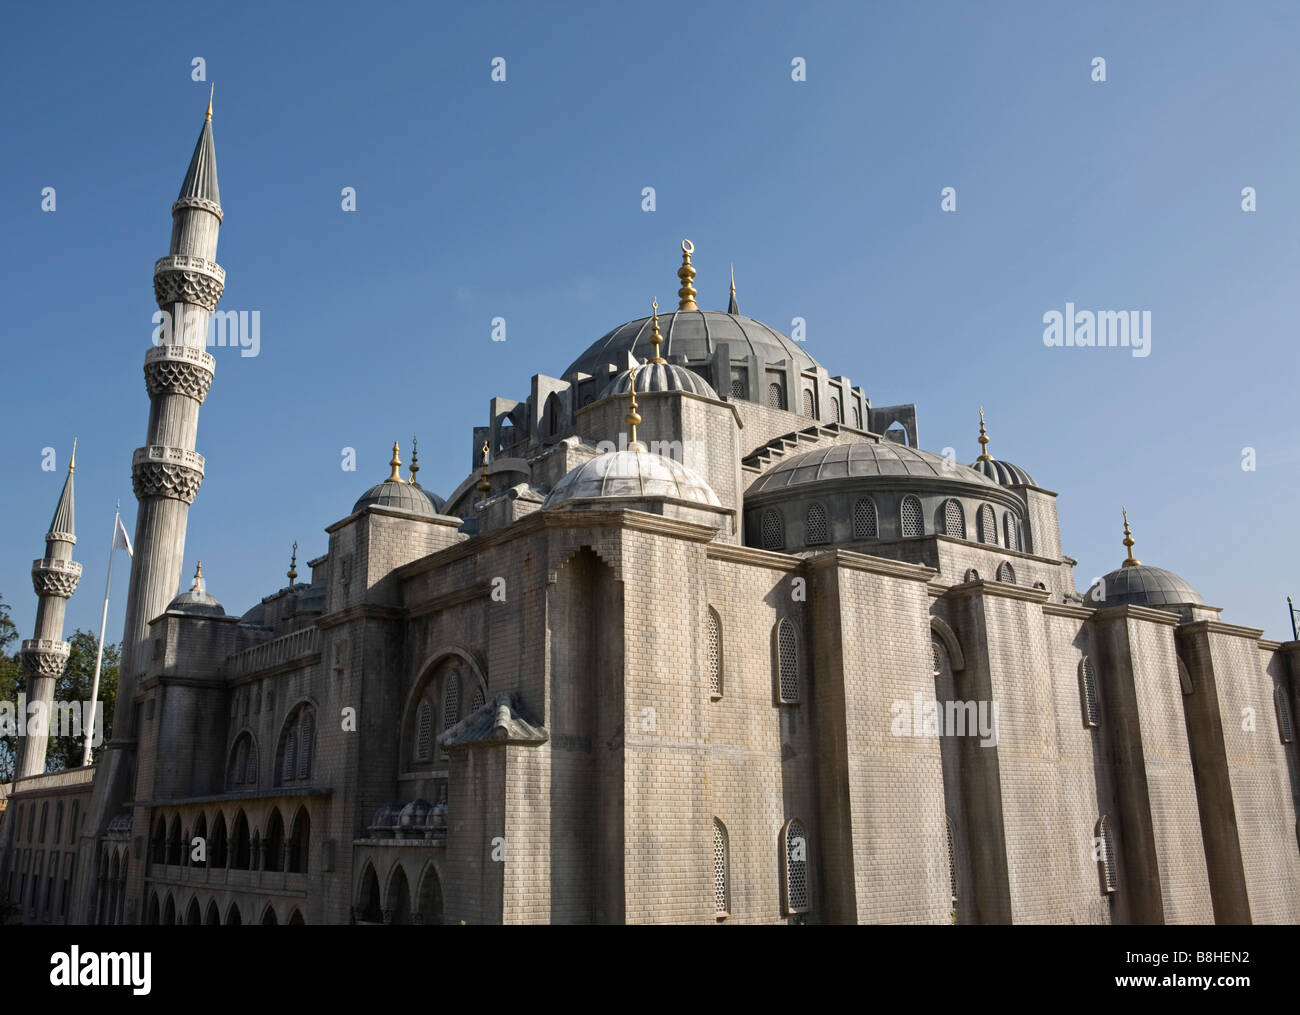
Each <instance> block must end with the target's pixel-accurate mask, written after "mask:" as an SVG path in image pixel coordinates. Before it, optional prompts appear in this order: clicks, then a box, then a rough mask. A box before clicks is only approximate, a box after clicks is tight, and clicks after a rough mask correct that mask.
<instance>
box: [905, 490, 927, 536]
mask: <svg viewBox="0 0 1300 1015" xmlns="http://www.w3.org/2000/svg"><path fill="white" fill-rule="evenodd" d="M899 513H900V515H901V518H902V531H903V535H905V536H920V535H923V534H924V533H925V527H924V525H923V524H922V522H921V502H920V501H919V500H917V499H916V498H915V497H913V496H911V495H908V496H906V497H904V498H903V506H902V508H901V510H900V512H899Z"/></svg>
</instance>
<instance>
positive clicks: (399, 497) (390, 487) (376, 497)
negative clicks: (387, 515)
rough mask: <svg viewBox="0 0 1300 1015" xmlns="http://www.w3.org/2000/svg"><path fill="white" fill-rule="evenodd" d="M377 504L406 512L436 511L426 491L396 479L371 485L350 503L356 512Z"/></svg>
mask: <svg viewBox="0 0 1300 1015" xmlns="http://www.w3.org/2000/svg"><path fill="white" fill-rule="evenodd" d="M371 505H377V506H382V507H390V508H393V509H394V510H397V511H405V512H406V513H407V514H412V515H423V516H426V517H427V516H432V515H436V514H437V513H438V507H437V505H436V504H435V503H434V501H433V498H431V497H430V496H429V495H428V494H427V493H425V492H424V490H422V489H421V488H420V487H418V486H412V485H411V484H410V483H407V482H404V481H403V480H400V479H397V480H393V479H386V480H384V481H383V482H382V483H379V484H377V485H375V486H372V487H371V488H370V489H369V490H367V491H366V492H365V493H363V494H362V495H361V499H360V500H358V501H357V502H356V503H355V504H353V505H352V513H353V514H356V513H357V512H358V511H360V510H361V509H362V508H364V507H369V506H371Z"/></svg>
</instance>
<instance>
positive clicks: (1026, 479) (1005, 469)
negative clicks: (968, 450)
mask: <svg viewBox="0 0 1300 1015" xmlns="http://www.w3.org/2000/svg"><path fill="white" fill-rule="evenodd" d="M971 468H972V469H974V470H975V471H976V472H978V473H981V474H983V475H985V476H987V477H988V478H989V479H991V480H993V482H995V483H997V484H998V486H1037V485H1038V484H1037V483H1035V482H1034V477H1033V476H1031V475H1030V474H1029V473H1027V472H1026V471H1025V470H1024V469H1022V468H1021V467H1020V466H1019V465H1012V464H1011V463H1010V462H1004V461H1002V460H1001V459H998V458H984V459H979V460H977V461H975V462H972V463H971Z"/></svg>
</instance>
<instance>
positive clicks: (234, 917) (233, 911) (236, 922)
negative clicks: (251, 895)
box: [226, 902, 244, 927]
mask: <svg viewBox="0 0 1300 1015" xmlns="http://www.w3.org/2000/svg"><path fill="white" fill-rule="evenodd" d="M243 922H244V918H243V917H242V916H240V915H239V903H237V902H232V903H231V904H230V908H229V909H227V910H226V926H227V927H239V926H241V925H242V924H243Z"/></svg>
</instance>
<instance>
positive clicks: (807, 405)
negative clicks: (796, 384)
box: [803, 388, 817, 419]
mask: <svg viewBox="0 0 1300 1015" xmlns="http://www.w3.org/2000/svg"><path fill="white" fill-rule="evenodd" d="M803 414H804V415H805V416H807V417H808V418H809V419H812V418H814V417H815V416H816V415H817V406H816V403H814V402H813V393H812V392H811V391H809V390H808V389H807V388H804V389H803Z"/></svg>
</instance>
